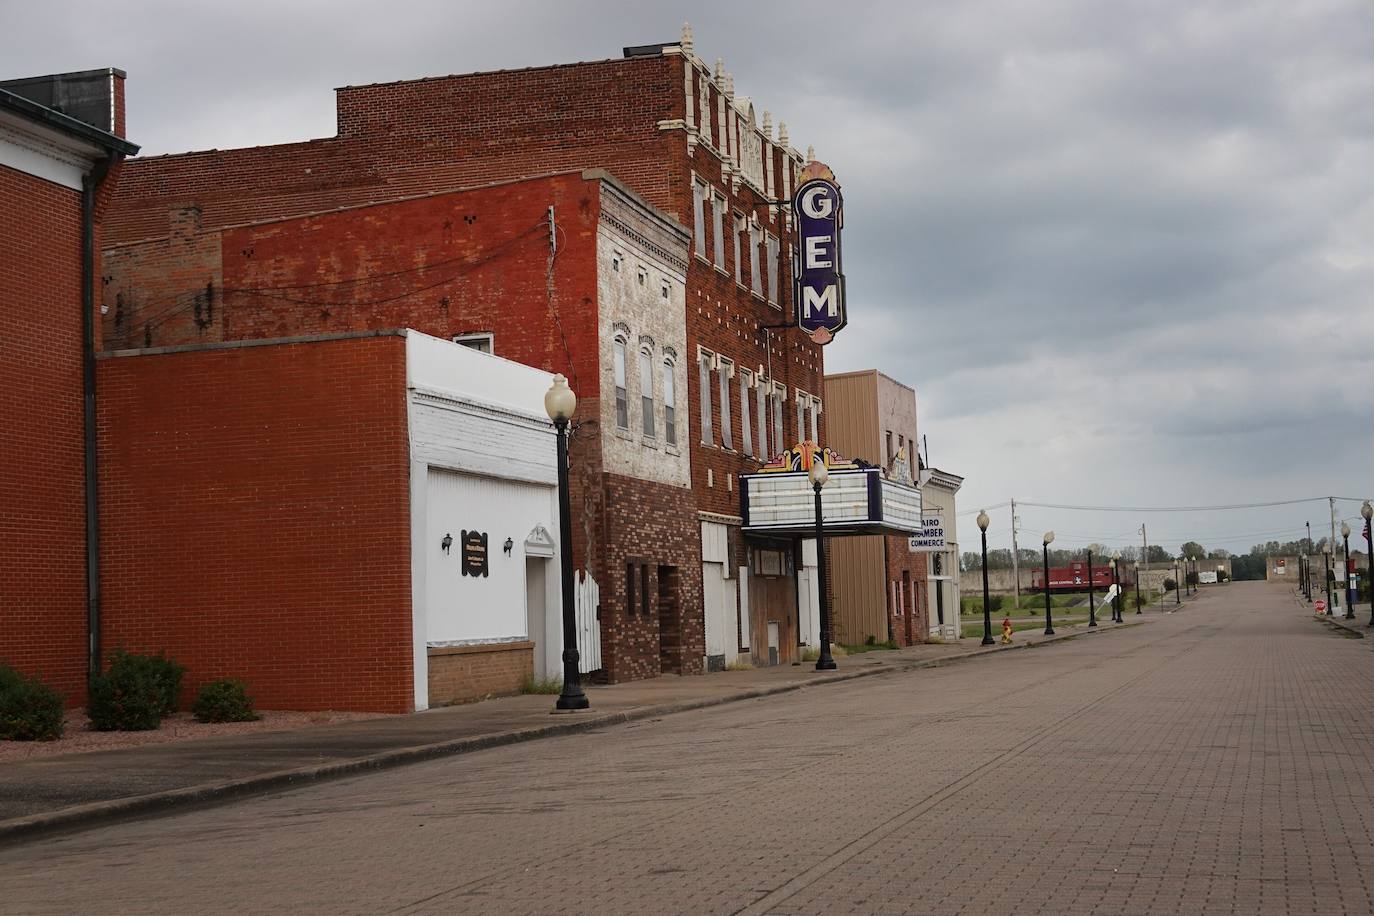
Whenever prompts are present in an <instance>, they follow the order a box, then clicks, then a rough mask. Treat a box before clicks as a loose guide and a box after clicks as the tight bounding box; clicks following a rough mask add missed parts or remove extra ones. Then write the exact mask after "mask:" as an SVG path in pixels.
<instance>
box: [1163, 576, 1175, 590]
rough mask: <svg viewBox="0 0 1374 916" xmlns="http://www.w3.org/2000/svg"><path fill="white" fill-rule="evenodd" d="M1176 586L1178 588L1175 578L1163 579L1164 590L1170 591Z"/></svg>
mask: <svg viewBox="0 0 1374 916" xmlns="http://www.w3.org/2000/svg"><path fill="white" fill-rule="evenodd" d="M1177 588H1178V580H1176V579H1165V580H1164V590H1165V591H1166V592H1172V591H1174V590H1176V589H1177Z"/></svg>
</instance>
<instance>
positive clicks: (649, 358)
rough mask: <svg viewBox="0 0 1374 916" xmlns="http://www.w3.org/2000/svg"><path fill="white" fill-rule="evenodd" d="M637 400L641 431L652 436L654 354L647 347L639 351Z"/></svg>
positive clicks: (649, 436)
mask: <svg viewBox="0 0 1374 916" xmlns="http://www.w3.org/2000/svg"><path fill="white" fill-rule="evenodd" d="M639 401H640V413H641V414H642V415H643V420H642V424H641V425H642V427H643V433H644V435H645V436H647V437H648V438H650V439H652V438H654V356H653V354H652V353H650V352H649V349H648V348H647V347H645V348H643V349H641V350H640V351H639Z"/></svg>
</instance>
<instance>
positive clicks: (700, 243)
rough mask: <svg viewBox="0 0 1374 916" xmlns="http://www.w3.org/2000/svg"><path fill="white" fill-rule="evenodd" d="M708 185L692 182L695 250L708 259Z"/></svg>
mask: <svg viewBox="0 0 1374 916" xmlns="http://www.w3.org/2000/svg"><path fill="white" fill-rule="evenodd" d="M706 194H707V191H706V185H705V184H704V183H703V182H700V181H697V180H695V179H693V180H692V231H693V233H694V238H693V250H694V251H696V253H697V254H699V255H701V256H702V257H703V258H704V257H706Z"/></svg>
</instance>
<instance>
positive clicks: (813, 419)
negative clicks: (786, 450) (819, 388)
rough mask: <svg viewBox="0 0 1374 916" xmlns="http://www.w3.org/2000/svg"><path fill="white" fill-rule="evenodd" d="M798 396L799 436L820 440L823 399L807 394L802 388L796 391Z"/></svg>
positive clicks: (815, 440) (800, 437)
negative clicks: (820, 417)
mask: <svg viewBox="0 0 1374 916" xmlns="http://www.w3.org/2000/svg"><path fill="white" fill-rule="evenodd" d="M796 397H797V438H798V439H810V440H811V441H812V442H820V441H821V437H820V422H819V416H820V412H821V399H820V398H818V397H815V396H813V395H810V394H807V393H806V392H805V391H802V390H801V389H800V388H798V389H797V391H796Z"/></svg>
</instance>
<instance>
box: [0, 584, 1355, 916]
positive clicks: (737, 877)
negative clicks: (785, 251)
mask: <svg viewBox="0 0 1374 916" xmlns="http://www.w3.org/2000/svg"><path fill="white" fill-rule="evenodd" d="M1363 613H1364V614H1367V612H1363ZM1362 616H1363V614H1362ZM1150 617H1151V620H1150V622H1149V624H1148V625H1146V626H1141V627H1133V628H1128V629H1124V630H1120V631H1117V632H1112V633H1103V634H1094V635H1091V636H1085V637H1082V638H1079V639H1075V640H1071V641H1068V642H1063V643H1058V644H1053V645H1047V646H1042V647H1037V648H1034V649H1031V650H1027V651H1021V652H1012V653H1004V654H999V655H994V656H991V657H988V658H986V659H980V660H976V661H970V662H966V663H962V664H958V665H951V666H949V667H944V668H938V669H929V670H922V671H914V672H910V673H903V674H893V675H885V676H882V677H876V678H868V679H864V680H860V681H855V682H853V683H848V684H842V685H836V686H834V687H830V688H825V689H817V690H808V691H805V692H803V693H800V694H787V695H783V696H778V697H769V698H764V699H758V700H752V701H747V702H743V703H737V704H734V705H730V706H725V707H719V708H716V709H710V710H703V711H699V712H693V713H685V714H681V715H676V716H671V717H667V718H664V719H661V720H654V721H647V722H640V723H635V724H632V725H627V726H618V727H614V728H608V729H605V730H602V731H599V732H594V733H589V734H583V735H576V736H570V737H566V738H558V739H551V740H546V741H540V742H535V743H530V744H525V745H515V746H511V747H506V748H500V749H495V750H491V751H486V752H480V753H475V754H470V755H465V756H461V757H455V758H450V759H444V760H438V761H434V762H431V763H425V764H418V765H415V766H409V767H402V768H398V769H395V770H391V771H387V772H384V773H380V774H376V775H370V776H365V777H358V778H353V779H348V780H343V781H339V782H334V783H330V784H326V785H321V786H316V787H311V788H307V789H302V790H298V791H294V792H288V793H281V794H277V795H273V796H267V797H262V798H258V799H253V800H249V801H243V802H240V803H237V804H232V805H226V806H223V807H217V808H209V809H204V810H197V811H188V812H185V813H181V814H177V815H174V816H170V817H165V818H157V819H149V820H143V821H138V822H132V823H126V824H119V825H114V826H109V827H105V828H101V829H96V830H91V831H88V832H85V833H79V834H73V835H69V836H64V837H54V838H49V839H44V840H35V841H31V842H29V843H27V844H25V845H23V846H20V847H13V848H6V849H3V850H0V901H2V902H0V909H3V910H4V911H5V912H17V913H31V912H82V913H96V912H111V913H113V912H168V913H188V912H199V913H218V912H264V911H268V912H271V911H282V912H287V911H290V912H301V911H312V912H313V911H324V912H360V913H374V912H435V913H442V912H465V913H466V912H473V913H479V912H480V913H485V912H597V913H653V912H682V913H701V912H712V913H734V912H747V913H765V912H766V913H787V914H811V913H815V914H819V913H849V912H853V913H970V914H973V913H979V914H981V913H1013V912H1015V913H1203V912H1215V913H1370V912H1374V887H1371V879H1370V878H1369V877H1368V876H1367V874H1365V873H1364V872H1362V870H1361V868H1360V864H1361V863H1369V862H1374V803H1372V802H1374V799H1371V795H1374V699H1371V698H1374V639H1351V638H1346V637H1344V636H1342V635H1340V634H1339V633H1337V632H1335V631H1333V630H1331V629H1329V628H1328V627H1326V626H1323V625H1321V624H1320V623H1317V622H1315V621H1313V620H1311V619H1310V618H1309V616H1308V615H1307V614H1306V613H1304V612H1303V611H1302V610H1300V609H1299V608H1298V606H1297V605H1296V604H1295V603H1294V602H1293V600H1292V598H1291V594H1290V592H1289V591H1288V590H1286V589H1282V588H1278V587H1270V586H1267V585H1265V584H1263V583H1237V584H1234V585H1231V586H1229V587H1226V588H1223V589H1216V590H1213V591H1211V592H1209V593H1206V594H1204V596H1203V598H1202V599H1201V600H1199V601H1198V602H1196V603H1195V604H1193V605H1192V606H1190V607H1187V608H1186V609H1185V610H1184V611H1183V612H1181V613H1177V614H1170V615H1164V614H1160V613H1158V612H1154V613H1152V614H1151V615H1150Z"/></svg>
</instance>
